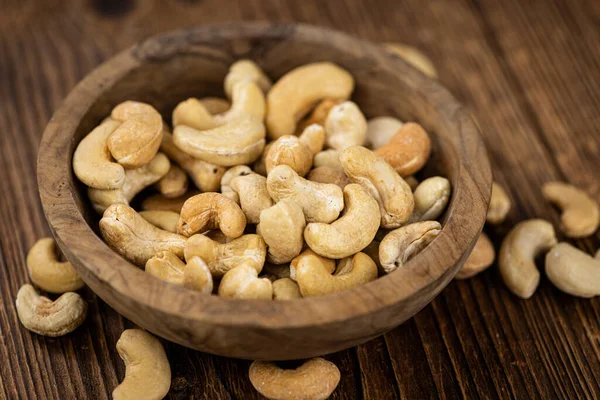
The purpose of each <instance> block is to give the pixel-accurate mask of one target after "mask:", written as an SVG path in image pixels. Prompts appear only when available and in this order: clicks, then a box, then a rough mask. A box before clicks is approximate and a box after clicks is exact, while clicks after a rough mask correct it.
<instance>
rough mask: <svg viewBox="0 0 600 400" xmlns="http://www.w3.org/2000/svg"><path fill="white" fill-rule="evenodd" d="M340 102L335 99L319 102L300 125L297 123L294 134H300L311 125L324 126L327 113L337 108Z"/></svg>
mask: <svg viewBox="0 0 600 400" xmlns="http://www.w3.org/2000/svg"><path fill="white" fill-rule="evenodd" d="M341 102H342V101H341V100H335V99H324V100H321V101H320V102H319V103H318V104H317V105H316V106H315V108H314V109H313V110H312V111H311V113H310V114H309V115H308V117H306V118H304V119H303V120H302V121H300V123H298V126H297V127H296V134H300V133H301V132H302V131H303V130H304V129H306V128H307V127H308V126H309V125H312V124H319V125H321V126H325V120H326V119H327V116H328V115H329V111H331V109H332V108H333V107H335V106H337V105H338V104H340V103H341Z"/></svg>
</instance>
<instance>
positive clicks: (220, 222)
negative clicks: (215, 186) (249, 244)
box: [177, 193, 246, 238]
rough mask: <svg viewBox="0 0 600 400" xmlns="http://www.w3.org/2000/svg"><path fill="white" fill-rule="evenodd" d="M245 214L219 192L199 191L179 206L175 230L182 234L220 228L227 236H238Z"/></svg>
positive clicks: (244, 226)
mask: <svg viewBox="0 0 600 400" xmlns="http://www.w3.org/2000/svg"><path fill="white" fill-rule="evenodd" d="M245 228H246V216H245V215H244V212H243V211H242V209H241V208H240V206H238V205H237V203H235V202H233V201H232V200H229V199H228V198H227V197H225V196H223V195H222V194H220V193H200V194H198V195H196V196H193V197H190V198H189V199H187V200H186V201H185V203H184V204H183V207H182V208H181V212H180V217H179V223H178V224H177V232H179V233H180V234H182V235H184V236H187V237H189V236H192V235H193V234H194V233H196V232H199V233H203V232H206V231H210V230H213V229H220V230H221V232H223V233H224V234H225V236H227V237H229V238H236V237H240V236H241V235H242V234H243V233H244V229H245Z"/></svg>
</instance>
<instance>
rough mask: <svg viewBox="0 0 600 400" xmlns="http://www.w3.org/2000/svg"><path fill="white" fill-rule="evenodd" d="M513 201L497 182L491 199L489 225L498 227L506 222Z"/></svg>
mask: <svg viewBox="0 0 600 400" xmlns="http://www.w3.org/2000/svg"><path fill="white" fill-rule="evenodd" d="M510 207H511V201H510V198H509V197H508V194H506V192H505V191H504V189H503V188H502V186H500V185H499V184H498V183H497V182H495V181H494V182H493V183H492V197H491V198H490V207H489V208H488V213H487V223H488V224H492V225H498V224H501V223H502V222H504V220H505V219H506V215H507V214H508V212H509V211H510Z"/></svg>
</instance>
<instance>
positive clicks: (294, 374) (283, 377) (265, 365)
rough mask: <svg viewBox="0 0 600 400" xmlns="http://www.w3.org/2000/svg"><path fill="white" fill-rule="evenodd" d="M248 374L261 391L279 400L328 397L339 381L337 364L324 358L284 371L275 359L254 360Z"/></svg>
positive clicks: (268, 396)
mask: <svg viewBox="0 0 600 400" xmlns="http://www.w3.org/2000/svg"><path fill="white" fill-rule="evenodd" d="M248 375H249V377H250V382H252V386H254V388H255V389H256V390H257V391H258V392H259V393H260V394H262V395H263V396H265V397H267V398H269V399H279V400H300V399H302V400H308V399H310V400H325V399H327V398H329V396H330V395H331V393H333V391H334V390H335V388H336V387H337V385H338V383H339V382H340V370H339V369H338V367H336V366H335V364H334V363H332V362H329V361H327V360H325V359H323V358H321V357H317V358H313V359H310V360H308V361H306V362H305V363H304V364H302V365H301V366H300V367H298V368H296V369H285V370H284V369H281V368H279V367H278V366H277V365H275V364H273V363H272V362H268V361H254V362H253V363H252V365H250V372H249V374H248Z"/></svg>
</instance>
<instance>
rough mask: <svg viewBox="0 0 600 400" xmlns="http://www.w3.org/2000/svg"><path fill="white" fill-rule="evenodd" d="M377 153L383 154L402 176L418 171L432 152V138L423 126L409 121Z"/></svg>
mask: <svg viewBox="0 0 600 400" xmlns="http://www.w3.org/2000/svg"><path fill="white" fill-rule="evenodd" d="M375 153H377V154H379V155H380V156H382V157H383V158H384V159H385V161H387V162H388V163H389V164H390V165H391V166H392V167H394V169H395V170H396V172H398V173H399V174H400V175H401V176H408V175H412V174H414V173H416V172H418V171H419V170H420V169H421V168H423V166H424V165H425V163H426V162H427V160H428V159H429V155H430V154H431V139H430V138H429V135H428V134H427V132H426V131H425V129H423V127H422V126H421V125H419V124H416V123H414V122H408V123H406V124H404V125H402V127H401V128H400V129H398V131H397V132H396V133H395V134H394V136H392V138H391V139H390V140H389V142H388V143H387V144H385V145H383V146H381V147H380V148H378V149H377V150H375Z"/></svg>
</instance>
